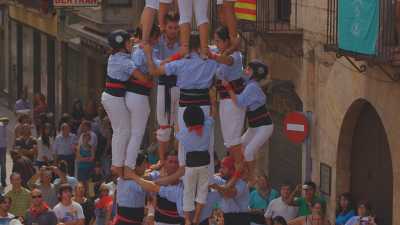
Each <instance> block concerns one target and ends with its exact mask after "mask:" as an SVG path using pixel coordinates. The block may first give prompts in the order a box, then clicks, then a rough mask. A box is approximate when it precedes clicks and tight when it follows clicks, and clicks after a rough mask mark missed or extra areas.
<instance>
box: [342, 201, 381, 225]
mask: <svg viewBox="0 0 400 225" xmlns="http://www.w3.org/2000/svg"><path fill="white" fill-rule="evenodd" d="M346 225H376V222H375V218H374V217H373V215H372V208H371V205H370V204H369V203H368V202H367V201H360V202H359V203H358V205H357V215H356V216H353V217H352V218H350V219H349V220H348V221H347V223H346Z"/></svg>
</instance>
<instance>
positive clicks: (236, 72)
mask: <svg viewBox="0 0 400 225" xmlns="http://www.w3.org/2000/svg"><path fill="white" fill-rule="evenodd" d="M214 41H215V44H216V46H217V48H218V53H211V52H210V58H211V59H214V60H216V61H217V62H218V63H220V64H221V65H220V67H219V68H218V71H217V81H216V89H217V92H218V94H219V99H220V100H219V117H220V120H221V130H222V137H223V139H224V144H225V147H226V148H227V149H228V151H230V152H231V151H241V149H242V145H241V135H242V133H243V127H244V121H245V115H246V109H244V108H242V107H238V106H236V105H235V104H234V103H233V102H232V99H231V97H230V96H229V94H228V92H227V90H226V89H225V88H224V86H223V85H222V80H226V81H228V82H229V84H230V85H231V86H232V88H233V91H234V92H235V94H236V95H238V94H240V93H241V92H242V91H243V89H244V86H245V83H244V80H243V79H242V76H243V55H242V53H241V52H240V51H235V52H233V53H232V54H230V55H225V51H226V50H227V49H228V48H229V47H230V46H231V45H232V43H231V39H230V35H229V31H228V28H227V27H219V28H218V29H217V30H216V31H215V33H214Z"/></svg>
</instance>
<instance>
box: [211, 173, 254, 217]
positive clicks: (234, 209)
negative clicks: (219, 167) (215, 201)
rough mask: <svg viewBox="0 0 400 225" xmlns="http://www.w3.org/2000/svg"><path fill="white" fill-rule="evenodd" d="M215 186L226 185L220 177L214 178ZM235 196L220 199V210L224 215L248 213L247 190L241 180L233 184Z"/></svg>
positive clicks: (245, 184)
mask: <svg viewBox="0 0 400 225" xmlns="http://www.w3.org/2000/svg"><path fill="white" fill-rule="evenodd" d="M215 179H216V180H217V182H216V183H217V184H222V183H226V180H224V179H223V178H221V177H215ZM235 188H236V196H235V197H233V198H225V197H224V198H222V201H221V210H222V211H223V212H224V213H245V212H248V211H249V188H248V187H247V183H246V182H245V181H243V180H238V181H237V182H236V184H235Z"/></svg>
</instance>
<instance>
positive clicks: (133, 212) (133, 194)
mask: <svg viewBox="0 0 400 225" xmlns="http://www.w3.org/2000/svg"><path fill="white" fill-rule="evenodd" d="M146 165H147V159H146V156H145V155H144V154H142V153H139V154H138V155H137V158H136V167H135V169H134V173H133V174H134V175H135V176H143V174H144V172H145V170H146ZM130 175H131V174H130ZM148 191H149V190H147V189H145V188H142V187H141V186H140V185H139V184H138V183H137V182H135V180H131V179H125V177H120V178H119V179H118V181H117V188H116V201H117V215H116V216H115V217H114V221H113V224H115V225H127V224H132V225H138V224H142V222H143V218H144V215H145V213H144V208H145V199H146V192H148Z"/></svg>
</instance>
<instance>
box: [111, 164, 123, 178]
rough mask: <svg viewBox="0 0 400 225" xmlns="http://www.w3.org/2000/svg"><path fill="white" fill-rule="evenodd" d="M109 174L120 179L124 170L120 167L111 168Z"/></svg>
mask: <svg viewBox="0 0 400 225" xmlns="http://www.w3.org/2000/svg"><path fill="white" fill-rule="evenodd" d="M110 170H111V174H113V175H115V176H118V177H121V176H122V174H123V172H124V168H123V167H122V166H111V169H110Z"/></svg>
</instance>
